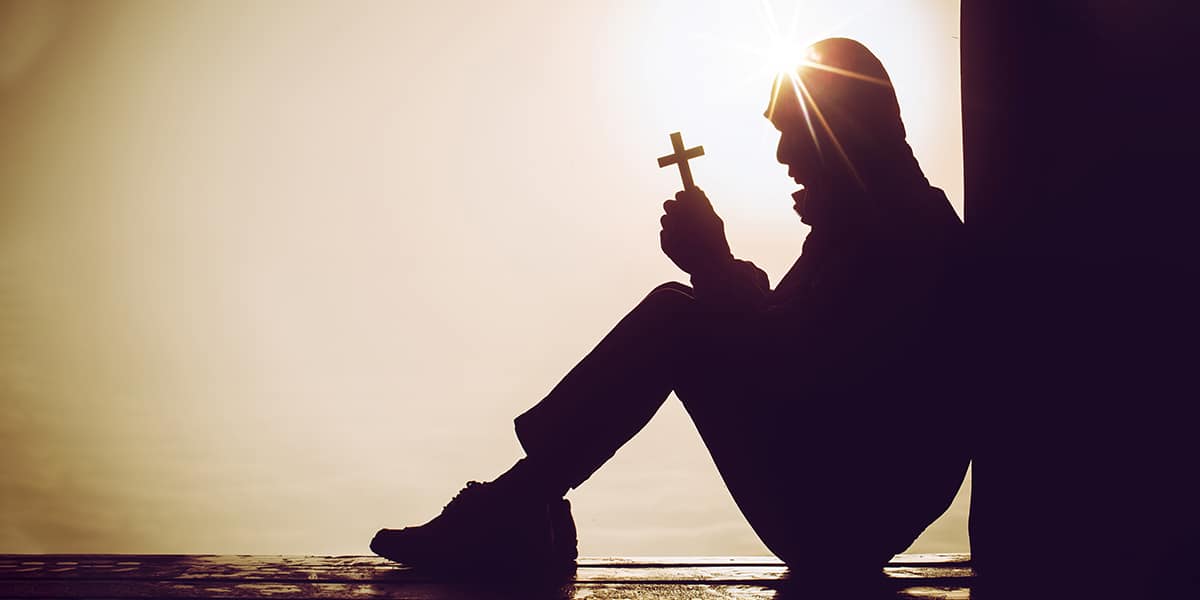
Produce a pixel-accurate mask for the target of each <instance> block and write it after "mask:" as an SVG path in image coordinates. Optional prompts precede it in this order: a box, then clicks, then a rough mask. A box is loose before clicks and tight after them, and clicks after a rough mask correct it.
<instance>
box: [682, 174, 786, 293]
mask: <svg viewBox="0 0 1200 600" xmlns="http://www.w3.org/2000/svg"><path fill="white" fill-rule="evenodd" d="M663 211H664V212H665V213H666V214H665V215H663V217H662V226H663V229H662V232H661V233H660V234H659V238H660V241H661V244H662V249H663V252H664V253H665V254H666V255H667V256H668V257H669V258H670V259H671V260H672V261H673V262H674V263H675V264H676V265H678V266H679V268H681V269H683V270H684V271H686V272H688V273H689V274H690V275H691V276H692V287H693V288H694V289H695V290H696V299H697V300H699V301H701V302H703V303H705V304H708V305H710V306H712V307H714V308H718V309H720V310H732V311H737V312H741V311H751V310H756V309H759V308H761V307H763V306H764V305H765V304H766V301H767V297H768V295H769V294H770V283H769V282H768V280H767V274H766V273H764V272H763V271H762V269H759V268H758V267H756V266H755V265H754V263H751V262H749V261H744V260H738V259H736V258H734V257H733V254H732V253H731V252H730V250H729V242H728V241H727V240H726V239H725V223H724V222H723V221H721V218H720V217H719V216H717V213H716V211H714V210H713V208H712V204H710V203H709V201H708V198H707V197H706V196H705V195H704V192H702V191H700V190H699V189H691V190H684V191H682V192H679V193H678V194H676V195H675V199H674V200H667V201H666V202H664V203H663Z"/></svg>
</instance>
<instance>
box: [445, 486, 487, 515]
mask: <svg viewBox="0 0 1200 600" xmlns="http://www.w3.org/2000/svg"><path fill="white" fill-rule="evenodd" d="M481 489H483V483H481V482H478V481H468V482H467V486H466V487H464V488H463V489H461V490H458V493H457V494H455V495H454V497H453V498H451V499H450V502H447V503H446V506H444V507H442V510H443V511H448V510H451V507H454V506H461V505H462V503H463V500H465V499H469V498H470V497H471V496H472V495H474V494H475V493H476V492H477V491H479V490H481Z"/></svg>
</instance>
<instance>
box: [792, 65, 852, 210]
mask: <svg viewBox="0 0 1200 600" xmlns="http://www.w3.org/2000/svg"><path fill="white" fill-rule="evenodd" d="M793 81H794V82H795V83H796V84H798V85H797V87H798V88H799V90H800V92H801V93H803V94H804V100H801V101H800V104H801V106H804V105H808V104H811V105H812V112H813V113H815V114H816V115H817V121H819V122H820V123H821V127H822V128H823V129H824V130H825V133H827V134H829V139H830V141H832V142H833V147H834V148H835V149H836V150H837V151H838V155H839V156H841V159H842V161H843V162H845V163H846V167H847V168H849V169H850V174H851V175H853V176H854V180H855V181H856V182H858V185H859V186H861V187H866V185H865V184H864V183H863V180H862V178H861V177H859V175H858V169H856V168H855V167H854V162H853V161H851V160H850V156H849V155H848V154H846V149H845V148H843V147H842V143H841V141H839V140H838V137H837V134H836V133H834V132H833V128H831V127H830V126H829V121H827V120H826V119H825V114H824V113H823V112H821V107H820V106H818V105H817V102H816V100H814V99H813V97H812V94H810V93H809V92H808V87H807V86H805V85H804V82H803V81H800V80H799V78H798V77H797V78H793ZM807 114H808V111H807V110H806V111H805V115H806V116H807ZM809 129H810V130H811V129H812V124H811V122H810V123H809ZM818 149H819V148H818Z"/></svg>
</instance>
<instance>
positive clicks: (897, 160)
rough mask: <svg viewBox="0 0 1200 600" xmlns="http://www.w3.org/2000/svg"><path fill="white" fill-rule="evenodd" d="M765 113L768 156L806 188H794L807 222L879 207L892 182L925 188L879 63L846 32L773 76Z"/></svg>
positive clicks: (895, 185)
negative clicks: (770, 131)
mask: <svg viewBox="0 0 1200 600" xmlns="http://www.w3.org/2000/svg"><path fill="white" fill-rule="evenodd" d="M766 116H767V118H768V119H770V120H771V122H772V123H773V124H774V125H775V127H776V128H777V129H779V131H780V138H779V149H778V152H777V156H776V157H777V158H778V160H779V162H780V163H782V164H784V165H787V167H788V175H789V176H790V177H792V178H793V179H794V180H795V181H796V183H799V184H801V185H803V186H804V187H805V189H806V190H807V191H806V192H801V193H798V194H796V195H795V196H796V200H797V210H798V211H800V213H801V216H802V217H804V219H805V221H806V222H809V223H810V224H813V223H814V221H818V222H819V221H823V220H826V218H827V217H826V215H827V214H832V213H842V214H849V213H848V211H850V212H854V213H856V214H859V213H863V212H870V211H879V210H885V209H886V208H887V207H885V206H882V205H881V204H880V203H881V202H886V198H883V197H881V196H890V195H892V194H891V192H896V191H902V190H899V189H897V188H909V187H912V186H917V187H919V188H921V189H927V188H928V185H929V184H928V181H927V180H926V179H925V177H924V175H922V174H921V169H920V167H919V166H918V165H917V162H916V159H915V158H914V157H913V155H912V150H911V148H909V146H908V143H907V141H906V140H905V131H904V124H903V122H902V121H901V120H900V105H899V103H898V102H897V101H896V93H895V90H893V89H892V83H891V80H890V79H889V78H888V75H887V71H885V70H884V68H883V65H882V64H881V63H880V62H879V59H878V58H876V57H875V55H874V54H872V53H871V51H870V50H867V48H866V47H865V46H863V45H862V44H860V43H858V42H856V41H854V40H850V39H845V38H831V39H827V40H822V41H820V42H817V43H815V44H813V45H812V46H810V47H809V49H808V52H807V57H806V60H805V62H804V63H803V64H802V65H800V66H799V67H798V68H797V69H796V70H795V71H793V72H791V73H784V74H782V75H780V76H779V77H777V78H776V80H775V85H774V87H773V89H772V91H771V104H770V106H769V107H768V109H767V113H766ZM833 218H835V219H836V217H833Z"/></svg>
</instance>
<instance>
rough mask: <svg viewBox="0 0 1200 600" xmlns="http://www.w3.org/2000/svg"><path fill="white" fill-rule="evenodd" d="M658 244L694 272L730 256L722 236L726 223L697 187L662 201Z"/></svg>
mask: <svg viewBox="0 0 1200 600" xmlns="http://www.w3.org/2000/svg"><path fill="white" fill-rule="evenodd" d="M663 212H664V213H665V214H664V215H663V217H662V219H661V220H660V222H661V223H662V231H661V232H659V234H658V237H659V243H660V244H661V245H662V250H663V253H664V254H666V255H667V257H668V258H670V259H671V262H674V263H675V264H676V265H677V266H678V267H679V268H680V269H683V270H684V271H685V272H687V273H689V274H691V275H696V274H698V273H704V272H706V271H711V270H713V269H717V268H719V267H720V266H721V265H722V264H724V263H726V262H729V261H730V260H732V259H733V255H732V254H730V252H729V242H728V241H727V240H726V239H725V222H724V221H722V220H721V217H719V216H717V213H716V211H714V210H713V207H712V204H710V203H709V201H708V197H707V196H705V195H704V192H703V191H701V190H700V189H699V188H695V189H691V190H683V191H681V192H679V193H677V194H675V199H674V200H667V201H666V202H663Z"/></svg>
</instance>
